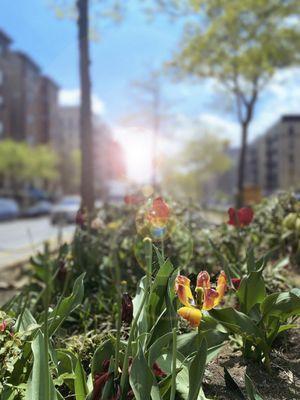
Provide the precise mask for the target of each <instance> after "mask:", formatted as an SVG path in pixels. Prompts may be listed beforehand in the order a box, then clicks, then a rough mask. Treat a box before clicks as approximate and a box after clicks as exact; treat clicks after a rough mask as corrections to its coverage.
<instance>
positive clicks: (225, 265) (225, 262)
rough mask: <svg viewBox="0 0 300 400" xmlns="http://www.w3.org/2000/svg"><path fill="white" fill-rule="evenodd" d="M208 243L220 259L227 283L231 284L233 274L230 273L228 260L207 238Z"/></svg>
mask: <svg viewBox="0 0 300 400" xmlns="http://www.w3.org/2000/svg"><path fill="white" fill-rule="evenodd" d="M209 243H210V244H211V246H212V248H213V250H214V253H215V255H216V257H217V258H218V260H219V261H220V263H221V265H222V268H223V270H224V271H225V274H226V277H227V279H228V282H229V284H231V280H232V278H233V275H234V274H232V273H231V271H230V266H229V262H228V260H227V259H226V258H225V257H224V256H223V254H222V253H221V252H220V251H219V249H218V248H217V247H216V246H215V244H214V243H213V242H212V241H211V240H210V239H209Z"/></svg>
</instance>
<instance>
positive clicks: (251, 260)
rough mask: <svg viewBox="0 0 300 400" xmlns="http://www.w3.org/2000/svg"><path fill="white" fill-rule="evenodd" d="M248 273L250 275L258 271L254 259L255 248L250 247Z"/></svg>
mask: <svg viewBox="0 0 300 400" xmlns="http://www.w3.org/2000/svg"><path fill="white" fill-rule="evenodd" d="M246 261H247V271H248V274H250V273H251V272H253V271H255V270H256V263H255V257H254V249H253V247H250V248H249V249H248V250H247V258H246Z"/></svg>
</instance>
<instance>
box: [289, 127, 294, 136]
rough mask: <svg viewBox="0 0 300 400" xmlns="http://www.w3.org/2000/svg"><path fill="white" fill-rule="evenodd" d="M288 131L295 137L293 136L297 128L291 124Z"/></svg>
mask: <svg viewBox="0 0 300 400" xmlns="http://www.w3.org/2000/svg"><path fill="white" fill-rule="evenodd" d="M288 133H289V136H290V137H293V136H294V133H295V130H294V127H293V125H290V126H289V130H288Z"/></svg>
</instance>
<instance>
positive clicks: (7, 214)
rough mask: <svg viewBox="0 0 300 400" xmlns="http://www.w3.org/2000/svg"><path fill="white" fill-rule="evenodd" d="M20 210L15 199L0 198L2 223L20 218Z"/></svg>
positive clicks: (0, 219)
mask: <svg viewBox="0 0 300 400" xmlns="http://www.w3.org/2000/svg"><path fill="white" fill-rule="evenodd" d="M19 215H20V209H19V206H18V204H17V202H16V201H15V200H13V199H7V198H4V197H1V198H0V221H6V220H10V219H15V218H17V217H19Z"/></svg>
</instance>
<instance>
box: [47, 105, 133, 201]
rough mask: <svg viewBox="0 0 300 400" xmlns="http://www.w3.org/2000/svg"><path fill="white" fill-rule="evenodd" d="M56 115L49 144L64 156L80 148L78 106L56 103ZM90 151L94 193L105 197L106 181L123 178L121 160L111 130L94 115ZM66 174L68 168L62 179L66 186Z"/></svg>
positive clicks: (63, 172)
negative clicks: (54, 127)
mask: <svg viewBox="0 0 300 400" xmlns="http://www.w3.org/2000/svg"><path fill="white" fill-rule="evenodd" d="M58 115H59V129H58V130H57V132H56V135H54V136H53V146H54V148H56V149H57V151H58V152H60V153H61V154H63V157H64V158H65V159H67V158H69V157H70V155H71V154H72V153H73V154H74V153H75V152H76V151H79V149H80V127H79V107H78V106H60V107H59V111H58ZM93 152H94V179H95V191H96V194H97V196H99V197H101V198H102V199H105V198H106V197H107V196H108V194H109V186H110V183H111V182H112V181H120V180H122V179H123V178H124V176H125V161H124V155H123V151H122V148H121V146H120V144H119V143H118V142H116V141H115V140H114V139H113V137H112V133H111V130H110V129H109V127H108V126H107V125H106V124H105V123H104V122H103V121H102V120H101V118H99V117H98V116H97V115H93ZM65 175H66V176H65ZM69 175H70V171H69V169H68V168H64V171H62V179H63V182H64V185H63V186H64V187H66V188H67V186H68V183H67V182H68V181H69V177H68V176H69ZM67 190H68V188H67Z"/></svg>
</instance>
